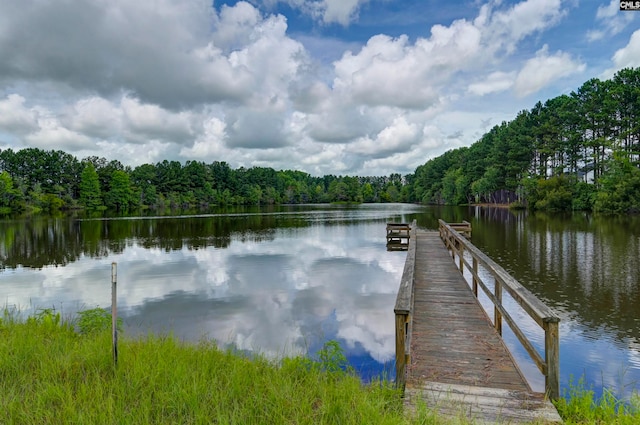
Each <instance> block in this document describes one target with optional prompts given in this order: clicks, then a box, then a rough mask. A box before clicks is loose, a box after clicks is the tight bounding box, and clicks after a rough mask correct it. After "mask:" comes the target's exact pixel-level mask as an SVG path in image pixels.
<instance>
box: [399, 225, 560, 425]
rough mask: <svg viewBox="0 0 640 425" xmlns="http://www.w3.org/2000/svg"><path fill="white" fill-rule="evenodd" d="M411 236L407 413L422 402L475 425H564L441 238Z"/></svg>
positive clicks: (422, 232) (434, 234) (425, 233)
mask: <svg viewBox="0 0 640 425" xmlns="http://www.w3.org/2000/svg"><path fill="white" fill-rule="evenodd" d="M414 235H415V236H414V237H415V241H414V243H415V244H416V245H415V252H414V253H411V252H409V253H408V258H407V261H411V259H410V258H409V257H410V256H411V255H414V256H415V258H414V261H415V265H414V269H413V276H412V280H413V291H412V308H411V314H410V315H409V317H410V319H409V320H408V323H407V324H406V326H405V329H406V331H407V332H406V333H407V335H408V336H409V338H407V342H408V344H409V345H410V346H409V347H407V348H408V350H406V351H407V354H408V355H407V356H406V360H407V364H406V375H405V407H406V408H407V410H413V409H415V408H416V404H417V403H419V401H418V400H423V402H424V403H425V404H426V406H427V407H429V408H431V409H435V410H437V411H439V412H440V414H444V415H449V416H455V417H465V418H467V419H470V420H473V421H476V423H522V422H532V421H538V422H537V423H540V422H541V423H561V422H562V421H561V420H560V417H559V415H558V412H557V410H556V409H555V407H554V406H553V405H552V404H551V402H550V401H548V400H547V399H546V397H545V394H543V393H536V392H533V391H532V390H531V388H530V386H529V384H528V383H527V381H526V379H525V377H524V376H523V375H522V373H521V372H520V370H519V368H518V366H517V364H516V363H515V361H514V359H513V357H512V355H511V354H510V353H509V350H508V348H507V347H506V345H505V343H504V341H503V340H502V337H501V335H500V333H499V332H498V330H496V327H495V325H494V324H493V323H492V322H491V320H490V318H489V317H488V315H487V314H486V313H485V311H484V309H483V308H482V306H481V305H480V303H479V302H478V300H477V298H476V296H475V295H474V292H473V291H472V289H471V288H470V286H469V284H468V283H467V282H466V280H465V278H464V277H463V276H462V274H461V273H460V271H459V270H458V268H457V266H456V263H455V262H454V261H453V260H452V256H451V254H450V252H449V251H448V249H447V248H446V246H445V244H444V243H443V241H442V240H441V238H440V234H439V233H438V232H437V231H425V230H417V231H416V232H415V233H414ZM405 273H407V268H405ZM403 279H404V277H403ZM396 313H397V312H396ZM397 322H398V321H397Z"/></svg>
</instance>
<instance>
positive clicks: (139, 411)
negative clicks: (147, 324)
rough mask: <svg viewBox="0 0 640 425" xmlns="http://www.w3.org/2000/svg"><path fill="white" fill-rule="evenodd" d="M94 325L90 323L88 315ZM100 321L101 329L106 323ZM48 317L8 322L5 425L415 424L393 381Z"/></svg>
mask: <svg viewBox="0 0 640 425" xmlns="http://www.w3.org/2000/svg"><path fill="white" fill-rule="evenodd" d="M84 317H85V318H86V317H88V316H87V315H85V316H84ZM97 320H102V319H101V318H100V317H98V319H97ZM93 325H95V323H94V324H92V325H91V326H89V328H90V331H84V332H79V331H78V329H76V327H77V324H73V323H70V322H65V321H63V320H60V316H59V314H54V313H52V312H51V311H43V312H42V313H41V314H39V315H37V316H35V317H31V318H29V319H27V320H26V321H18V320H14V319H13V318H12V317H11V315H8V314H5V315H4V318H3V319H2V322H1V323H0V423H2V424H322V423H325V424H334V423H335V424H362V423H380V424H398V423H408V422H405V419H404V417H403V415H402V412H401V400H400V394H399V392H398V391H396V390H395V389H394V388H393V387H392V385H391V384H390V383H388V382H374V383H372V384H369V385H363V384H362V383H361V382H360V380H359V379H358V378H357V376H355V375H353V374H351V373H348V372H345V371H343V370H342V369H341V368H336V366H337V365H339V364H340V362H342V361H343V357H341V351H339V350H337V348H339V347H337V344H335V343H333V344H329V345H327V346H325V350H324V351H323V352H322V353H323V355H324V358H323V359H322V360H321V361H317V362H314V361H311V360H309V359H308V358H303V357H297V358H284V359H281V360H279V361H277V362H276V361H272V360H268V359H266V358H264V357H260V356H256V357H252V358H248V357H246V356H242V355H239V354H236V353H232V352H230V351H224V350H220V349H218V348H217V347H216V346H215V344H213V343H211V342H206V341H203V342H201V343H199V344H191V343H182V342H180V341H179V340H177V339H176V338H174V337H172V336H162V337H160V336H147V337H145V338H142V339H129V338H126V337H122V338H120V341H119V347H118V348H119V361H118V365H117V367H116V366H114V364H113V359H112V352H111V335H110V332H109V331H108V330H99V329H93V328H95V326H93Z"/></svg>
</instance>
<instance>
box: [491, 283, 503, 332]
mask: <svg viewBox="0 0 640 425" xmlns="http://www.w3.org/2000/svg"><path fill="white" fill-rule="evenodd" d="M494 295H495V296H496V300H498V304H496V305H494V306H493V321H494V325H495V327H496V331H498V333H499V334H500V335H502V313H501V312H500V309H499V308H498V306H502V284H501V283H500V281H499V280H498V279H495V292H494Z"/></svg>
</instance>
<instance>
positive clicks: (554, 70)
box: [514, 45, 585, 97]
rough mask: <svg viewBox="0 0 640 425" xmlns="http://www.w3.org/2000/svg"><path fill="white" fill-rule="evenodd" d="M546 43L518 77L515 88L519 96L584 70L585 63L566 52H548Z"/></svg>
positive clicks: (525, 65)
mask: <svg viewBox="0 0 640 425" xmlns="http://www.w3.org/2000/svg"><path fill="white" fill-rule="evenodd" d="M548 50H549V49H548V47H547V46H546V45H545V46H544V47H543V48H542V49H540V50H539V51H537V52H536V56H535V57H534V58H531V59H529V60H528V61H527V62H526V63H525V64H524V66H523V67H522V69H521V70H520V72H519V73H518V76H517V77H516V80H515V83H514V90H515V92H516V94H517V95H518V96H521V97H523V96H527V95H529V94H532V93H535V92H537V91H538V90H540V89H542V88H543V87H546V86H547V85H548V84H550V83H551V82H553V81H555V80H557V79H559V78H562V77H566V76H568V75H571V74H574V73H579V72H583V71H584V69H585V65H584V64H583V63H581V62H579V61H576V60H574V59H572V58H571V55H569V54H568V53H566V52H557V53H555V54H553V55H549V54H548Z"/></svg>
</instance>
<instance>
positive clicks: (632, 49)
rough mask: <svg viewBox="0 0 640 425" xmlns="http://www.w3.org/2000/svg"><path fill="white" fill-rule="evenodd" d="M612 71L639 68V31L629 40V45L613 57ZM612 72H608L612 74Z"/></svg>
mask: <svg viewBox="0 0 640 425" xmlns="http://www.w3.org/2000/svg"><path fill="white" fill-rule="evenodd" d="M612 59H613V63H614V65H615V68H614V70H615V71H617V70H620V69H622V68H631V67H637V66H640V30H636V31H635V32H634V33H633V34H632V35H631V38H629V43H627V45H626V46H624V47H623V48H622V49H619V50H618V51H616V53H615V54H614V55H613V58H612ZM614 70H610V71H609V72H610V73H611V74H612V73H613V72H611V71H614Z"/></svg>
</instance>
